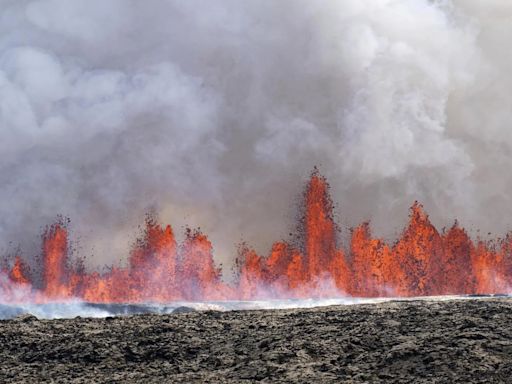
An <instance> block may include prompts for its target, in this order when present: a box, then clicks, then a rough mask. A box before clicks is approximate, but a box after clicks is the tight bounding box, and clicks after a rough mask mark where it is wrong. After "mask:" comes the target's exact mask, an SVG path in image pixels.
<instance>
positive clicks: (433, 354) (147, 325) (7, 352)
mask: <svg viewBox="0 0 512 384" xmlns="http://www.w3.org/2000/svg"><path fill="white" fill-rule="evenodd" d="M0 361H1V365H0V382H2V383H10V382H17V383H27V382H28V383H39V382H56V383H61V382H62V383H64V382H73V383H89V382H102V383H103V382H108V383H116V382H119V383H126V382H137V383H139V382H140V383H153V382H154V383H166V382H212V383H213V382H215V383H217V382H222V383H225V382H253V381H262V382H326V383H327V382H340V381H341V382H350V383H363V382H370V383H373V382H398V383H406V382H415V383H421V382H425V383H427V382H428V383H431V382H432V383H433V382H435V383H459V382H460V383H489V382H491V383H493V382H495V383H499V382H503V383H511V382H512V300H511V299H479V300H458V301H441V302H432V301H411V302H388V303H381V304H367V305H354V306H336V307H323V308H315V309H293V310H261V311H233V312H213V311H210V312H192V313H181V314H173V315H137V316H122V317H115V318H106V319H85V318H75V319H69V320H37V319H35V318H33V317H29V316H25V317H20V318H17V319H15V320H8V321H0Z"/></svg>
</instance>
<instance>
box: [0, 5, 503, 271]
mask: <svg viewBox="0 0 512 384" xmlns="http://www.w3.org/2000/svg"><path fill="white" fill-rule="evenodd" d="M0 9H1V13H0V243H1V244H2V245H1V246H0V249H2V250H4V251H5V252H7V251H8V250H9V249H10V247H13V246H17V245H18V244H20V245H21V247H22V249H23V250H24V252H25V253H28V254H31V253H35V252H37V249H38V247H39V238H38V235H39V233H40V231H41V228H42V227H43V226H44V225H46V224H49V223H52V222H53V221H54V219H55V216H56V215H57V214H62V215H65V216H69V217H70V218H71V219H72V229H73V232H74V233H73V236H74V238H80V252H82V253H84V254H93V255H94V260H95V262H97V263H99V264H100V263H111V262H113V261H116V260H118V259H119V258H123V257H125V256H126V254H127V252H128V249H129V247H130V245H131V243H132V241H133V239H134V237H135V236H136V234H137V232H138V230H137V225H138V224H140V223H141V222H142V221H143V218H144V214H145V213H146V212H148V211H152V212H156V213H158V215H159V216H160V218H161V220H162V221H163V222H166V223H167V222H168V223H171V224H173V226H174V228H175V230H176V232H177V233H178V234H179V233H180V231H181V229H182V226H183V225H186V224H188V225H190V226H200V227H201V228H202V229H203V230H204V231H205V232H206V233H208V235H209V236H210V238H211V239H212V241H213V243H214V246H215V249H216V257H217V258H218V260H220V261H224V262H225V263H226V264H229V263H230V260H232V258H233V256H234V254H235V244H236V243H237V242H239V241H240V240H241V239H244V240H246V241H247V242H248V243H249V244H251V245H253V246H255V247H256V248H257V250H259V251H261V252H266V251H267V250H268V247H269V245H270V243H271V241H273V240H277V239H280V238H286V237H287V236H288V232H289V231H290V229H293V226H294V219H295V216H296V214H295V212H296V204H297V199H298V198H299V196H300V192H301V189H302V185H303V182H304V181H305V180H306V179H307V177H308V174H309V172H310V171H311V169H312V167H313V166H314V165H319V166H320V170H321V172H322V173H323V174H324V175H326V176H327V177H328V179H329V181H330V183H331V186H332V193H333V198H334V200H335V201H336V202H337V203H338V208H337V210H338V213H339V215H340V218H341V222H342V223H343V228H344V229H346V227H347V226H352V225H356V224H358V223H359V222H361V221H362V220H368V219H371V220H372V224H373V228H374V231H375V233H376V234H377V235H380V236H384V237H385V238H387V239H393V238H394V237H395V236H396V235H397V234H398V233H399V232H400V230H401V228H402V227H403V225H404V224H405V222H406V220H407V213H408V211H407V210H408V208H409V206H410V205H411V203H412V202H413V201H414V200H416V199H418V200H420V201H421V202H423V203H424V205H425V207H426V209H427V211H428V212H429V213H430V215H431V217H432V219H433V221H434V223H435V224H437V225H439V226H443V225H451V223H452V221H453V219H454V218H456V217H457V218H459V219H460V221H461V222H462V223H463V224H465V225H467V226H469V227H470V228H474V229H476V228H481V229H482V230H484V231H494V232H498V233H504V232H505V231H507V230H508V229H512V225H511V219H510V217H511V215H512V194H510V193H509V191H510V190H511V189H512V175H511V174H510V172H509V168H510V164H511V160H512V134H511V133H510V128H509V124H510V121H512V119H511V118H512V116H511V115H512V93H511V92H510V89H512V76H510V74H509V72H510V68H511V67H512V55H511V54H510V53H508V49H507V47H508V42H509V41H511V38H512V24H511V23H510V19H511V17H512V3H510V2H509V1H508V0H493V1H485V2H483V1H480V0H454V1H427V0H402V1H392V0H368V1H361V0H346V1H340V2H335V1H309V0H282V1H279V2H274V1H238V0H218V1H207V0H187V1H173V0H146V1H135V0H109V1H104V0H73V1H68V0H40V1H27V0H0Z"/></svg>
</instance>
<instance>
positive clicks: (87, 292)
mask: <svg viewBox="0 0 512 384" xmlns="http://www.w3.org/2000/svg"><path fill="white" fill-rule="evenodd" d="M337 233H338V227H337V226H336V223H335V221H334V219H333V207H332V201H331V198H330V196H329V185H328V183H327V181H326V180H325V178H324V177H322V176H321V175H320V174H319V173H318V172H317V171H316V170H315V171H314V172H313V174H312V175H311V178H310V180H309V183H308V184H307V187H306V189H305V193H304V210H303V217H302V220H301V229H300V234H301V236H300V238H301V241H300V242H299V243H298V244H290V243H288V242H285V241H280V242H277V243H275V244H274V245H273V246H272V249H271V250H270V253H269V255H268V256H266V257H263V256H261V255H258V254H257V253H256V252H255V251H254V250H252V249H251V248H249V247H248V246H246V245H243V246H241V247H240V250H239V257H238V259H237V264H236V266H237V270H236V278H235V279H234V281H233V282H232V283H229V284H228V283H226V282H224V281H223V280H222V277H221V270H220V268H218V267H217V266H216V265H215V262H214V258H213V251H212V244H211V243H210V241H209V240H208V238H207V236H206V235H205V234H203V233H201V232H200V231H191V230H187V232H186V236H185V240H184V241H183V243H182V244H177V242H176V240H175V237H174V232H173V230H172V228H171V226H169V225H167V226H161V225H160V224H159V223H157V222H156V221H155V220H154V219H152V218H148V219H147V220H146V223H145V230H144V233H143V236H142V237H141V239H140V240H138V241H137V242H136V243H135V244H134V246H133V247H132V250H131V252H130V255H129V258H128V266H127V267H111V268H110V269H109V270H108V271H107V272H105V273H99V272H91V273H88V272H86V271H85V268H84V267H83V265H82V264H81V263H79V262H75V264H73V263H71V258H70V249H69V239H68V230H67V228H66V225H64V224H62V223H57V224H54V225H53V226H51V227H49V228H48V229H47V230H46V231H45V233H44V235H43V246H42V255H41V256H42V266H41V270H40V271H30V270H29V268H28V267H27V264H26V263H25V262H24V261H23V260H22V259H21V257H19V256H16V257H15V259H14V261H13V262H12V266H11V267H10V268H7V269H5V268H4V270H2V271H0V302H4V303H9V302H19V301H23V300H25V301H36V302H46V301H55V300H63V299H70V298H79V299H83V300H86V301H90V302H111V303H114V302H126V303H139V302H170V301H176V300H194V301H199V300H251V299H269V298H306V297H333V296H340V295H355V296H366V297H379V296H380V297H383V296H421V295H443V294H471V293H475V294H484V293H485V294H491V293H503V292H506V291H507V290H508V289H509V287H510V286H511V280H512V236H507V237H506V238H505V239H503V240H497V241H493V242H484V241H481V240H479V241H477V242H476V243H475V242H473V240H471V238H470V237H469V236H468V235H467V233H466V231H465V230H464V229H463V228H461V227H459V225H458V223H457V222H456V223H455V224H454V225H453V227H452V228H450V229H449V230H448V231H446V232H444V231H443V232H442V233H439V232H438V231H437V229H436V228H435V227H434V226H433V225H432V224H431V223H430V221H429V218H428V215H427V214H426V213H425V212H424V210H423V207H422V206H421V205H420V204H419V203H417V202H416V203H414V205H413V206H412V207H411V212H410V216H409V223H408V225H407V227H406V228H405V230H404V231H403V232H402V235H401V237H400V238H399V239H398V240H397V241H396V242H395V243H394V244H391V245H390V244H387V243H386V242H384V241H383V240H381V239H378V238H373V237H372V235H371V232H370V226H369V224H368V223H363V224H361V225H360V226H358V227H357V228H355V229H353V230H352V232H351V239H350V244H349V247H348V248H347V249H344V248H343V246H342V244H339V242H338V240H337V238H338V236H337ZM36 272H38V273H39V275H38V274H37V273H36ZM38 277H39V279H38ZM37 281H40V282H42V283H40V284H39V285H38V284H37V283H36V282H37Z"/></svg>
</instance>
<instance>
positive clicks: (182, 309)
mask: <svg viewBox="0 0 512 384" xmlns="http://www.w3.org/2000/svg"><path fill="white" fill-rule="evenodd" d="M191 312H196V310H195V309H194V308H190V307H184V306H181V307H178V308H176V309H174V310H173V311H172V313H173V314H177V313H191Z"/></svg>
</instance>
